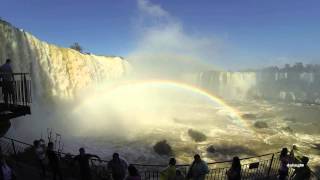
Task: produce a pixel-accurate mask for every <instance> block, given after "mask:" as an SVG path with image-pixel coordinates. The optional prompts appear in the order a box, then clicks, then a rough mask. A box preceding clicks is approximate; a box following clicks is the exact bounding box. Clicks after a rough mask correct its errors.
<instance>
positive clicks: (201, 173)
mask: <svg viewBox="0 0 320 180" xmlns="http://www.w3.org/2000/svg"><path fill="white" fill-rule="evenodd" d="M294 148H295V147H293V149H294ZM33 150H34V153H35V155H36V156H35V157H36V159H37V164H38V168H39V170H40V171H39V172H41V177H44V179H45V177H48V178H52V179H53V180H56V179H59V180H62V179H64V175H63V173H62V169H61V158H60V157H61V156H60V154H59V153H58V152H56V151H54V144H53V143H52V142H49V143H48V145H47V147H46V146H45V143H44V140H35V141H34V146H33ZM91 158H94V159H95V160H97V161H100V162H101V161H102V160H101V158H100V157H99V156H97V155H93V154H88V153H86V151H85V149H84V148H80V149H79V154H78V155H76V156H72V157H71V161H72V165H74V163H77V164H78V167H79V170H80V171H79V178H80V179H81V180H91V179H92V174H91V167H90V163H89V162H90V159H91ZM279 160H280V166H279V170H278V176H277V178H278V179H279V180H285V179H294V180H307V179H309V178H310V173H311V171H310V168H309V167H308V165H307V164H308V160H309V159H308V158H307V157H305V156H303V157H301V158H299V163H303V166H301V167H299V168H296V169H295V171H294V172H293V174H292V176H291V177H289V165H290V164H293V163H296V164H297V157H295V156H294V153H293V151H291V152H290V153H289V152H288V149H287V148H283V149H282V151H281V153H280V157H279ZM241 167H242V166H241V160H240V159H239V157H234V158H233V160H232V164H231V167H230V168H229V169H228V170H227V171H226V173H225V177H226V179H228V180H240V179H242V168H241ZM106 168H107V172H108V174H109V178H108V179H113V180H141V179H142V176H141V175H140V173H139V171H138V169H137V168H136V167H135V166H134V165H133V164H128V162H127V161H126V160H125V159H124V158H122V157H120V155H119V154H118V153H114V154H113V156H112V159H111V160H109V161H108V162H107V166H106ZM0 169H1V170H0V180H13V179H14V171H13V169H12V168H11V166H10V165H8V163H6V160H5V157H4V156H3V155H0ZM48 170H50V173H48ZM212 171H214V170H212ZM209 173H210V169H209V167H208V165H207V163H206V162H205V161H204V160H202V159H201V156H200V155H199V154H196V155H194V160H193V162H192V164H191V165H190V166H189V168H188V171H187V172H186V173H185V171H184V170H183V169H181V168H180V167H179V166H177V165H176V159H175V158H170V159H169V163H168V166H167V167H165V168H164V169H162V170H160V172H159V179H160V180H185V179H192V180H204V179H206V176H207V175H208V174H209ZM49 174H50V175H49Z"/></svg>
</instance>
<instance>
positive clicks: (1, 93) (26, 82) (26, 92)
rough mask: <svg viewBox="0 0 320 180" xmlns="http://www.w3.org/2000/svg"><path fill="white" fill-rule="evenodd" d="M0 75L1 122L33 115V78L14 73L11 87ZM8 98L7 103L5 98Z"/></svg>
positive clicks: (27, 74)
mask: <svg viewBox="0 0 320 180" xmlns="http://www.w3.org/2000/svg"><path fill="white" fill-rule="evenodd" d="M4 75H7V74H0V120H8V119H12V118H16V117H20V116H25V115H27V114H31V112H30V104H31V100H32V98H31V77H30V74H29V73H13V74H12V75H13V81H11V82H10V83H11V85H10V87H7V86H8V85H7V84H5V82H4V80H3V79H2V78H1V77H3V76H4ZM6 96H7V97H8V98H7V99H8V100H7V103H6V102H5V97H6Z"/></svg>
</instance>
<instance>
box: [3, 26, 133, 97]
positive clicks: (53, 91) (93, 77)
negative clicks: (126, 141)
mask: <svg viewBox="0 0 320 180" xmlns="http://www.w3.org/2000/svg"><path fill="white" fill-rule="evenodd" d="M7 58H10V59H11V60H12V64H13V70H14V72H30V73H31V76H32V82H33V93H34V95H36V96H39V97H45V98H61V99H68V98H72V97H73V96H74V95H75V94H76V92H77V91H79V90H81V89H82V88H84V87H87V86H89V85H90V84H92V83H95V82H101V81H112V80H116V79H119V78H121V77H123V76H125V75H126V73H128V71H129V69H130V66H129V64H128V62H127V61H125V60H124V59H122V58H120V57H107V56H96V55H89V54H82V53H79V52H77V51H75V50H72V49H69V48H61V47H58V46H55V45H52V44H48V43H46V42H43V41H40V40H39V39H37V38H36V37H34V36H33V35H31V34H30V33H27V32H25V31H23V30H20V29H18V28H15V27H13V26H12V25H11V24H9V23H8V22H5V21H2V20H0V63H1V64H3V63H4V62H5V60H6V59H7Z"/></svg>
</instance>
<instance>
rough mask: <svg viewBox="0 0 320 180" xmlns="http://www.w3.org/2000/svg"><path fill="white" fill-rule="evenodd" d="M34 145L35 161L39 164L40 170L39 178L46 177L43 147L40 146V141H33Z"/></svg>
mask: <svg viewBox="0 0 320 180" xmlns="http://www.w3.org/2000/svg"><path fill="white" fill-rule="evenodd" d="M33 145H34V151H35V154H36V157H37V161H38V163H39V166H40V168H41V171H42V172H41V176H42V177H46V163H45V160H46V151H45V148H44V147H43V146H41V144H40V141H39V140H35V141H34V142H33Z"/></svg>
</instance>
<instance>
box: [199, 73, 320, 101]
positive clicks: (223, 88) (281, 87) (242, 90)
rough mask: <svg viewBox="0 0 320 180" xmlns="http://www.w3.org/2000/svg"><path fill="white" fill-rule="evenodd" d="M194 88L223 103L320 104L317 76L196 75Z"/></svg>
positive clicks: (272, 74)
mask: <svg viewBox="0 0 320 180" xmlns="http://www.w3.org/2000/svg"><path fill="white" fill-rule="evenodd" d="M198 84H199V85H200V86H201V87H203V88H205V89H207V90H209V91H211V92H212V93H214V94H217V95H219V96H222V97H224V98H227V99H247V98H264V99H274V100H285V101H295V102H308V103H320V73H319V72H220V71H209V72H203V73H200V74H199V76H198Z"/></svg>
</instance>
